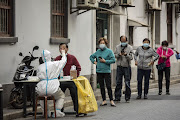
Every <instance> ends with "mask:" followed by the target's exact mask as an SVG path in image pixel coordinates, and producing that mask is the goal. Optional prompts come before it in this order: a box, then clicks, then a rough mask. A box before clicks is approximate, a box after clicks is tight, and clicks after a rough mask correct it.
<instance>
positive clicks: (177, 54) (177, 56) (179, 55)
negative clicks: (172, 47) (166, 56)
mask: <svg viewBox="0 0 180 120" xmlns="http://www.w3.org/2000/svg"><path fill="white" fill-rule="evenodd" d="M176 59H177V60H178V59H180V53H179V52H178V51H176Z"/></svg>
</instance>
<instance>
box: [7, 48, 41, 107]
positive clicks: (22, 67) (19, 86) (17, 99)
mask: <svg viewBox="0 0 180 120" xmlns="http://www.w3.org/2000/svg"><path fill="white" fill-rule="evenodd" d="M38 49H39V46H35V47H33V50H32V52H29V54H30V55H29V56H23V54H22V52H20V53H19V56H22V57H23V59H22V61H21V63H20V64H19V66H18V68H17V69H16V72H15V75H14V78H13V82H14V85H15V87H14V88H13V89H12V90H11V95H10V104H11V105H12V106H13V107H14V108H17V109H20V108H23V83H20V82H19V81H22V80H28V77H29V76H36V70H35V67H34V66H31V62H32V61H34V60H36V59H38V58H39V57H34V56H33V52H34V51H35V50H38ZM31 93H32V88H31V86H28V87H27V102H31V103H32V100H31V98H32V97H31V95H32V94H31Z"/></svg>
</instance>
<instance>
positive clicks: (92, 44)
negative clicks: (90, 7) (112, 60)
mask: <svg viewBox="0 0 180 120" xmlns="http://www.w3.org/2000/svg"><path fill="white" fill-rule="evenodd" d="M94 14H95V15H94ZM94 16H96V13H94V11H92V21H91V24H92V27H91V33H92V35H91V37H92V39H91V54H93V53H94V40H95V39H94V32H95V33H96V30H95V31H94V27H95V28H96V17H94ZM94 24H95V25H94ZM95 35H96V34H95ZM95 38H96V37H95ZM93 73H94V64H92V63H91V76H90V84H91V87H92V89H93V90H95V89H96V83H97V82H96V79H95V77H94V74H93Z"/></svg>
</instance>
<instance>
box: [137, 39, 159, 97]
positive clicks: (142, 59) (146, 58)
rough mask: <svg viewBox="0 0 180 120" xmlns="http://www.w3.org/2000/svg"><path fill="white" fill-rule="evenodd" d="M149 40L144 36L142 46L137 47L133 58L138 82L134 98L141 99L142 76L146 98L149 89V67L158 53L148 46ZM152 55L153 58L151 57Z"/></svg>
mask: <svg viewBox="0 0 180 120" xmlns="http://www.w3.org/2000/svg"><path fill="white" fill-rule="evenodd" d="M149 44H150V40H149V39H148V38H145V39H144V40H143V46H140V47H138V48H137V50H136V52H135V55H134V59H135V65H137V67H138V70H137V82H138V86H137V87H138V96H137V98H136V99H141V95H142V80H143V77H144V99H148V97H147V95H148V90H149V78H150V74H151V68H152V65H153V64H154V62H155V61H156V60H157V59H158V58H159V55H158V54H157V53H156V52H155V50H154V49H152V48H151V47H150V46H149ZM153 56H154V58H152V57H153Z"/></svg>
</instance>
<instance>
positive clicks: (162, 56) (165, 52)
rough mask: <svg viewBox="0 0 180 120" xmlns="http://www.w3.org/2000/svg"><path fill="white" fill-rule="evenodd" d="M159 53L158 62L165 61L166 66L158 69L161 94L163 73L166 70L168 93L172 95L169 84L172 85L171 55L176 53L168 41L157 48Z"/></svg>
mask: <svg viewBox="0 0 180 120" xmlns="http://www.w3.org/2000/svg"><path fill="white" fill-rule="evenodd" d="M157 53H158V54H159V60H158V64H161V63H163V62H165V64H166V66H165V67H164V68H163V69H162V70H158V83H159V95H161V94H162V80H163V73H164V72H165V78H166V95H170V93H169V86H170V70H171V69H170V68H171V63H170V57H171V56H172V55H173V54H174V52H173V50H172V49H171V48H168V42H167V41H163V42H162V44H161V47H159V48H158V49H157Z"/></svg>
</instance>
